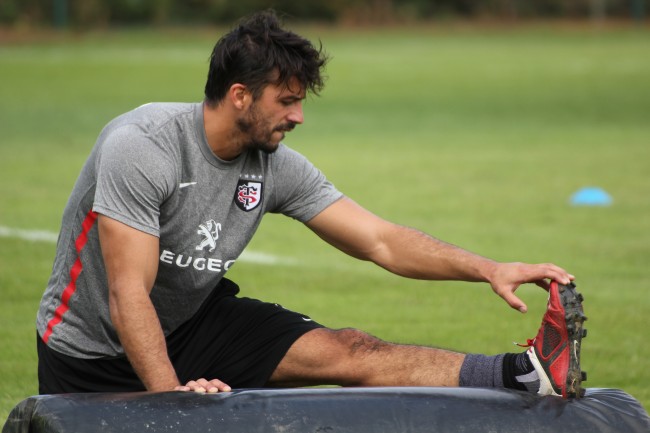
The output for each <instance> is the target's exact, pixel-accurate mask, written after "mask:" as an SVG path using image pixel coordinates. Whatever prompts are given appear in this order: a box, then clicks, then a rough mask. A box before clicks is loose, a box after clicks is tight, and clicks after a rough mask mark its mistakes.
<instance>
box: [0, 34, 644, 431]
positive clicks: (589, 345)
mask: <svg viewBox="0 0 650 433" xmlns="http://www.w3.org/2000/svg"><path fill="white" fill-rule="evenodd" d="M304 32H305V33H306V34H307V35H309V36H312V37H319V38H320V39H321V40H322V42H323V44H324V46H325V47H326V49H327V51H328V52H329V53H330V54H331V56H332V60H331V62H330V64H329V67H328V75H329V77H330V78H329V81H328V86H327V88H326V89H325V91H324V92H323V94H322V96H321V97H320V98H311V99H309V100H308V101H307V103H306V106H305V117H306V123H305V125H303V126H301V127H299V128H298V129H297V130H296V131H294V132H293V133H291V134H290V135H289V136H288V137H287V140H286V143H287V144H289V145H290V146H292V147H294V148H295V149H297V150H299V151H300V152H302V153H304V154H305V155H307V156H308V157H309V158H310V159H311V160H312V161H313V162H314V163H315V164H316V165H317V166H319V167H320V168H321V169H322V170H323V171H324V172H325V173H326V174H327V175H328V177H329V178H330V180H332V181H333V182H334V183H335V184H336V185H337V186H338V187H339V188H340V189H341V190H343V191H344V192H345V193H346V194H347V195H349V196H350V197H352V198H353V199H355V200H356V201H358V202H359V203H361V204H362V205H364V206H366V207H368V208H369V209H371V210H372V211H374V212H376V213H378V214H380V215H383V216H385V217H386V218H388V219H390V220H393V221H396V222H400V223H403V224H406V225H410V226H415V227H418V228H420V229H422V230H424V231H427V232H429V233H431V234H433V235H435V236H437V237H440V238H442V239H444V240H447V241H449V242H452V243H455V244H458V245H461V246H463V247H465V248H467V249H470V250H473V251H475V252H478V253H480V254H484V255H487V256H490V257H493V258H495V259H499V260H504V261H514V260H517V261H528V262H546V261H552V262H555V263H557V264H559V265H561V266H564V267H566V268H567V269H568V270H569V271H571V272H572V273H573V274H575V275H576V276H577V283H578V286H579V289H580V290H581V291H582V292H583V293H584V295H585V298H586V301H585V311H586V313H587V315H588V316H589V321H588V322H587V328H588V329H589V336H588V338H587V339H585V341H584V344H583V360H582V363H583V368H584V369H585V370H587V371H588V373H589V380H588V382H586V383H585V385H586V386H587V387H613V388H621V389H623V390H625V391H627V392H629V393H630V394H632V395H633V396H635V397H636V398H637V399H639V400H640V401H641V402H642V403H643V404H644V406H645V407H646V408H650V388H649V387H648V384H649V383H650V361H649V360H650V345H649V344H648V343H647V338H646V333H647V332H648V329H650V319H649V318H648V317H649V315H650V295H649V294H648V288H650V277H649V276H648V265H649V263H650V175H649V174H650V121H649V120H648V119H649V118H650V117H649V116H650V98H648V95H650V56H648V53H649V52H650V37H649V36H650V34H649V32H648V30H647V29H643V28H616V29H607V28H598V29H596V28H582V29H575V28H573V29H568V28H554V27H544V26H537V27H531V28H516V29H513V28H511V29H497V28H491V29H481V30H477V29H471V28H446V29H438V28H433V29H427V28H412V29H401V30H398V29H392V30H387V31H381V32H380V31H373V30H363V31H356V32H353V31H350V30H339V31H334V30H331V29H320V28H306V29H304ZM218 34H219V32H218V31H216V30H215V31H207V30H200V31H191V32H190V31H166V32H161V33H158V32H153V31H151V32H149V31H146V32H145V31H134V30H130V31H122V32H115V33H110V34H91V35H86V36H83V37H81V36H69V35H68V36H56V37H53V38H51V39H48V40H42V41H38V42H34V41H32V42H30V43H11V44H7V43H5V44H2V43H1V42H0V77H2V80H1V81H0V180H1V181H0V227H5V228H11V229H23V230H46V231H49V232H56V231H57V230H58V227H59V223H60V215H61V212H62V208H63V206H64V204H65V201H66V198H67V195H68V193H69V191H70V188H71V186H72V184H73V182H74V181H75V178H76V176H77V174H78V171H79V169H80V167H81V165H82V164H83V162H84V160H85V158H86V156H87V154H88V152H89V150H90V148H91V146H92V144H93V142H94V140H95V138H96V136H97V134H98V132H99V130H100V129H101V127H102V126H103V125H104V124H105V123H106V122H107V121H108V120H110V119H111V118H112V117H114V116H116V115H118V114H120V113H122V112H124V111H127V110H129V109H131V108H134V107H135V106H138V105H140V104H142V103H145V102H149V101H197V100H200V98H201V96H202V88H203V84H204V77H205V75H206V71H207V58H208V55H209V52H210V50H211V48H212V45H213V43H214V41H215V39H216V37H217V36H218ZM584 186H599V187H602V188H604V189H605V190H606V191H608V192H609V193H610V194H611V195H612V196H613V199H614V203H613V205H612V206H610V207H602V208H598V207H587V208H584V207H583V208H580V207H578V208H577V207H572V206H571V205H570V204H569V197H570V196H571V194H572V193H574V192H575V191H576V190H577V189H579V188H581V187H584ZM250 249H251V250H252V251H255V252H263V253H267V254H272V255H277V256H281V257H286V258H291V259H293V261H292V262H290V263H288V264H276V265H264V264H259V263H252V262H243V261H242V262H241V263H239V264H238V265H237V266H236V267H235V268H234V269H233V270H231V273H230V274H229V275H230V277H231V278H233V279H234V280H235V281H237V282H239V283H240V285H241V286H242V287H243V291H244V294H246V295H248V296H253V297H259V298H262V299H265V300H272V301H274V302H279V303H282V304H283V305H285V306H286V307H289V308H291V309H295V310H299V311H303V312H305V313H307V314H309V315H311V316H312V317H314V318H315V319H317V320H318V321H320V322H321V323H323V324H326V325H328V326H332V327H345V326H354V327H359V328H362V329H364V330H367V331H369V332H371V333H373V334H375V335H377V336H379V337H382V338H384V339H387V340H391V341H400V342H408V343H421V344H428V345H436V346H442V347H450V348H454V349H458V350H461V351H471V352H481V353H488V354H494V353H500V352H504V351H515V350H518V349H517V348H515V347H513V346H512V342H513V341H519V342H524V341H525V340H526V339H527V338H532V337H533V336H534V335H535V334H536V332H537V329H538V327H539V323H540V319H541V316H542V314H543V311H544V308H545V301H546V297H545V293H544V292H543V291H542V290H540V289H538V288H537V287H534V286H530V287H528V286H526V287H522V288H521V290H520V291H519V292H518V293H519V294H520V296H521V297H522V298H523V299H524V300H525V301H526V302H527V303H528V305H529V309H530V311H529V313H528V314H526V315H521V314H519V313H517V312H514V311H512V310H510V309H509V308H508V307H507V305H506V304H505V303H503V302H502V301H501V300H500V299H499V298H497V297H495V296H494V295H493V294H492V293H491V290H490V289H489V287H488V286H487V285H477V284H468V283H459V282H437V283H430V282H422V281H411V280H404V279H400V278H397V277H394V276H392V275H389V274H387V273H386V272H384V271H381V270H379V269H376V268H374V267H373V266H371V265H369V264H366V263H361V262H357V261H355V260H353V259H350V258H348V257H346V256H344V255H342V254H340V253H338V252H337V251H335V250H334V249H332V248H330V247H328V246H327V245H325V244H324V243H322V242H321V241H320V240H318V239H317V238H316V237H315V236H313V235H312V234H311V233H309V231H308V230H307V229H305V228H304V227H302V226H301V225H299V224H297V223H295V222H293V221H290V220H288V219H287V218H284V217H280V216H269V217H268V218H267V220H266V221H265V222H264V223H263V225H262V228H261V231H260V232H259V234H258V236H257V237H256V239H255V240H254V242H253V243H252V245H251V246H250ZM53 254H54V244H53V243H52V242H47V241H40V242H37V241H27V240H24V239H21V238H20V237H16V236H5V237H0V294H1V299H2V301H1V302H2V313H0V379H1V381H0V420H2V422H4V420H5V419H6V415H7V414H8V412H9V411H10V410H11V408H12V407H13V406H14V405H15V404H17V403H18V402H19V401H20V400H22V399H23V398H25V397H27V396H29V395H32V394H35V393H36V392H37V380H36V375H35V368H36V356H35V341H34V338H35V332H34V320H35V313H36V309H37V305H38V301H39V299H40V296H41V294H42V291H43V289H44V286H45V284H46V281H47V278H48V276H49V270H50V267H51V262H52V258H53Z"/></svg>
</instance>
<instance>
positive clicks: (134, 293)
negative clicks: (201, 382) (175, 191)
mask: <svg viewBox="0 0 650 433" xmlns="http://www.w3.org/2000/svg"><path fill="white" fill-rule="evenodd" d="M99 240H100V243H101V248H102V255H103V257H104V264H105V267H106V275H107V277H108V289H109V308H110V314H111V320H112V321H113V326H115V330H116V331H117V334H118V336H119V338H120V342H121V343H122V346H123V347H124V351H125V353H126V355H127V357H128V359H129V361H130V362H131V365H132V366H133V369H134V370H135V372H136V373H137V374H138V376H139V377H140V379H141V380H142V382H143V383H144V385H145V386H146V388H147V390H149V391H169V390H173V389H175V388H176V387H178V386H179V385H180V383H179V381H178V377H177V376H176V372H175V371H174V367H173V366H172V363H171V361H170V360H169V356H168V355H167V345H166V342H165V336H164V334H163V331H162V328H161V326H160V321H159V320H158V315H157V313H156V310H155V309H154V306H153V304H152V302H151V299H150V297H149V294H150V292H151V289H152V288H153V284H154V280H155V278H156V273H157V271H158V238H157V237H155V236H152V235H150V234H147V233H144V232H141V231H139V230H136V229H134V228H131V227H129V226H127V225H125V224H122V223H121V222H118V221H116V220H114V219H111V218H109V217H106V216H104V215H100V216H99Z"/></svg>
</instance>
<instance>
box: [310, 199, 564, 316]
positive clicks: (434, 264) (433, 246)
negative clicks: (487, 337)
mask: <svg viewBox="0 0 650 433" xmlns="http://www.w3.org/2000/svg"><path fill="white" fill-rule="evenodd" d="M306 224H307V226H308V227H309V228H310V229H311V230H313V231H314V232H315V233H316V234H318V236H320V237H321V238H322V239H324V240H325V241H326V242H328V243H330V244H331V245H333V246H335V247H337V248H338V249H340V250H341V251H343V252H345V253H347V254H349V255H351V256H353V257H356V258H358V259H361V260H369V261H372V262H374V263H376V264H377V265H379V266H381V267H383V268H385V269H387V270H389V271H390V272H393V273H395V274H397V275H401V276H404V277H408V278H416V279H423V280H460V281H482V282H488V283H490V285H491V286H492V289H493V290H494V292H495V293H496V294H498V295H499V296H501V297H502V298H503V299H504V300H505V301H506V302H507V303H508V304H509V305H510V306H511V307H512V308H514V309H516V310H519V311H521V312H526V310H527V307H526V304H524V303H523V302H522V301H521V300H520V299H519V298H518V297H517V296H516V295H515V291H516V290H517V288H518V287H519V285H521V284H524V283H535V284H537V285H539V286H541V287H543V288H545V289H548V283H547V282H546V279H551V280H555V281H558V282H560V283H562V284H568V283H569V281H571V280H573V278H574V277H573V276H572V275H570V274H569V273H567V272H566V271H565V270H564V269H562V268H560V267H559V266H556V265H554V264H550V263H545V264H535V265H533V264H526V263H500V262H496V261H494V260H490V259H488V258H485V257H482V256H480V255H477V254H474V253H471V252H469V251H466V250H464V249H462V248H459V247H457V246H455V245H451V244H449V243H446V242H443V241H441V240H439V239H436V238H434V237H432V236H429V235H427V234H425V233H423V232H420V231H418V230H415V229H412V228H409V227H404V226H401V225H398V224H394V223H391V222H388V221H386V220H384V219H382V218H379V217H378V216H376V215H374V214H373V213H371V212H369V211H368V210H366V209H364V208H363V207H361V206H359V205H358V204H356V203H355V202H354V201H352V200H350V199H348V198H344V199H341V200H338V201H337V202H335V203H334V204H332V205H330V206H329V207H327V208H326V209H325V210H323V211H322V212H321V213H319V214H318V215H316V216H315V217H314V218H312V219H311V220H310V221H308V222H307V223H306Z"/></svg>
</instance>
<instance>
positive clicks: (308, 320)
mask: <svg viewBox="0 0 650 433" xmlns="http://www.w3.org/2000/svg"><path fill="white" fill-rule="evenodd" d="M302 320H304V321H305V322H313V320H312V319H308V318H306V317H303V318H302Z"/></svg>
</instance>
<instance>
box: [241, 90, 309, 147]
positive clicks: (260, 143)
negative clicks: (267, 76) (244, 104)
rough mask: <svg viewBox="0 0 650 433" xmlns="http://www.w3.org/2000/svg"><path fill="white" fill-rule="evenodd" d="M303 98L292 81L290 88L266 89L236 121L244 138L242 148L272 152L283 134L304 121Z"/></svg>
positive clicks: (303, 95)
mask: <svg viewBox="0 0 650 433" xmlns="http://www.w3.org/2000/svg"><path fill="white" fill-rule="evenodd" d="M303 99H305V91H304V89H302V87H301V86H300V83H298V81H297V80H296V79H295V78H294V79H291V80H290V81H289V86H284V85H280V86H278V85H275V84H269V85H268V86H266V87H265V88H264V90H263V92H262V95H261V96H260V97H259V98H258V99H257V100H255V101H253V102H252V103H251V105H250V106H249V108H248V110H247V111H246V112H245V113H244V114H243V116H242V117H240V118H239V119H237V127H238V128H239V130H240V131H241V132H242V133H243V134H244V135H245V137H246V141H245V144H244V147H245V148H246V149H259V150H262V151H264V152H267V153H273V152H275V151H276V150H277V149H278V145H279V144H280V141H281V140H282V139H283V138H284V135H285V133H287V132H288V131H291V130H292V129H293V128H294V127H295V126H296V125H299V124H301V123H302V122H303V120H304V118H303V113H302V100H303Z"/></svg>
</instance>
